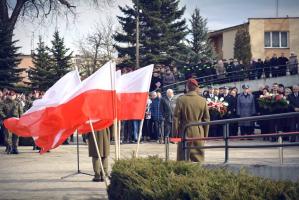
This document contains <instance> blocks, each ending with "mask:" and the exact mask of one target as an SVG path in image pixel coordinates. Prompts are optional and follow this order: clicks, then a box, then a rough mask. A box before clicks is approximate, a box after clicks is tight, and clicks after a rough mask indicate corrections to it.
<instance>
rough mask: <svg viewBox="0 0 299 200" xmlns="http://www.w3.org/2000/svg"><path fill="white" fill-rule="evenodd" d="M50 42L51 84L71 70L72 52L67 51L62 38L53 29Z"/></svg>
mask: <svg viewBox="0 0 299 200" xmlns="http://www.w3.org/2000/svg"><path fill="white" fill-rule="evenodd" d="M53 37H54V38H53V40H52V41H51V43H52V48H51V49H50V52H51V63H52V67H53V68H52V69H53V73H54V76H53V77H52V79H51V81H53V82H52V85H53V84H54V83H55V82H56V81H58V80H59V79H60V78H61V77H63V76H64V75H65V74H66V73H67V72H69V71H70V70H71V65H72V64H71V59H72V52H71V53H68V51H69V49H68V48H66V47H65V45H64V39H63V38H61V37H60V35H59V32H58V31H55V33H54V36H53Z"/></svg>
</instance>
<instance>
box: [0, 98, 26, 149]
mask: <svg viewBox="0 0 299 200" xmlns="http://www.w3.org/2000/svg"><path fill="white" fill-rule="evenodd" d="M22 114H23V108H22V106H21V104H20V102H18V101H17V100H12V99H10V98H6V99H5V100H4V101H3V103H2V105H1V107H0V116H1V118H2V119H3V120H4V119H7V118H11V117H20V116H21V115H22ZM4 137H5V139H4V140H5V144H6V152H7V153H8V154H10V153H14V154H17V153H18V142H19V137H18V136H17V135H15V134H13V133H12V132H10V131H9V130H7V129H6V128H5V129H4Z"/></svg>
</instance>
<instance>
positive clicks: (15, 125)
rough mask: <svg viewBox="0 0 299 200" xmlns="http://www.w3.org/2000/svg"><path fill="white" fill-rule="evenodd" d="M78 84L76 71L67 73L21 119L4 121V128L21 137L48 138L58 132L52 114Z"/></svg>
mask: <svg viewBox="0 0 299 200" xmlns="http://www.w3.org/2000/svg"><path fill="white" fill-rule="evenodd" d="M80 83H81V80H80V76H79V74H78V71H77V70H75V71H71V72H69V73H67V74H66V75H65V76H63V77H62V78H61V79H59V80H58V81H57V82H56V83H55V84H54V85H53V86H52V87H51V88H49V89H48V90H47V92H46V93H45V94H44V96H43V97H42V99H37V100H35V101H34V102H33V105H32V107H31V108H30V109H29V110H27V112H25V113H24V114H23V115H22V116H21V118H9V119H6V120H4V125H5V127H6V128H7V129H8V130H10V131H11V132H13V133H15V134H17V135H19V136H23V137H32V136H36V137H38V136H49V135H53V134H55V133H57V132H59V131H60V128H59V127H58V125H59V124H58V123H56V122H58V121H56V120H55V119H53V117H52V112H54V111H55V109H56V107H58V106H59V105H62V104H63V103H64V102H65V100H66V99H68V98H69V97H70V95H71V94H72V91H74V90H75V89H76V88H77V87H78V86H79V85H80ZM36 137H35V139H37V138H36Z"/></svg>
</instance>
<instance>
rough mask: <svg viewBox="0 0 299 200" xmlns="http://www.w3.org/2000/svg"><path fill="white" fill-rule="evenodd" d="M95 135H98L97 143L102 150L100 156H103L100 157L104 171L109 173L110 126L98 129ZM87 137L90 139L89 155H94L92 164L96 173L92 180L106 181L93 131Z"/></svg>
mask: <svg viewBox="0 0 299 200" xmlns="http://www.w3.org/2000/svg"><path fill="white" fill-rule="evenodd" d="M95 137H96V141H97V144H98V147H99V152H100V157H101V158H100V159H102V163H103V167H104V171H105V174H107V172H108V157H109V154H110V130H109V128H106V129H104V130H101V131H96V132H95ZM87 139H88V152H89V157H92V166H93V171H94V173H95V175H94V178H93V179H92V181H95V182H103V181H104V178H103V173H102V171H101V167H100V166H101V165H100V161H99V156H98V153H97V149H96V146H95V142H94V139H93V135H92V133H89V134H88V136H87Z"/></svg>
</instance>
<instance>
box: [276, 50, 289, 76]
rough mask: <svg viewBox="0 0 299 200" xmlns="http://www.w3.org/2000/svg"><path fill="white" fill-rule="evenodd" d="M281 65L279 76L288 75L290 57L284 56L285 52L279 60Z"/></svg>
mask: <svg viewBox="0 0 299 200" xmlns="http://www.w3.org/2000/svg"><path fill="white" fill-rule="evenodd" d="M277 62H278V65H279V74H278V75H279V76H286V75H287V63H288V62H289V59H287V58H286V57H285V56H284V53H281V56H280V57H279V58H278V60H277Z"/></svg>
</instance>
